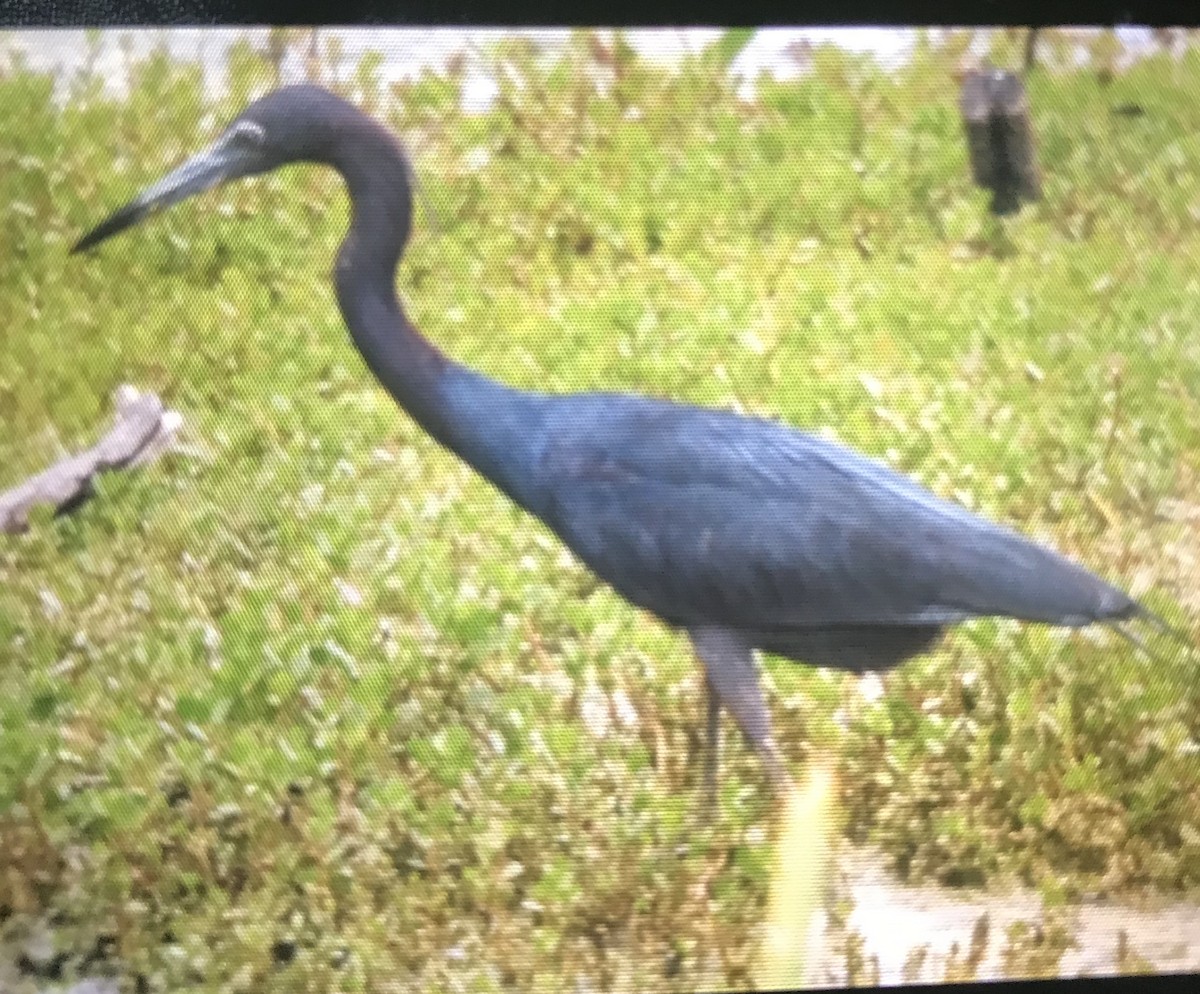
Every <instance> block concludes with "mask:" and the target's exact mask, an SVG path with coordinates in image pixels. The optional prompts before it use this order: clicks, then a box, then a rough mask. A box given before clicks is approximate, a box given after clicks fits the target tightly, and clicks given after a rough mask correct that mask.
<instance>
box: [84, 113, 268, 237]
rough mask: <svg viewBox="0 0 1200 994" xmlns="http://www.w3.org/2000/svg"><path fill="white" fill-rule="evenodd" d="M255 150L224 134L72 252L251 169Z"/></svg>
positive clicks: (132, 202) (91, 234)
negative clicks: (231, 139)
mask: <svg viewBox="0 0 1200 994" xmlns="http://www.w3.org/2000/svg"><path fill="white" fill-rule="evenodd" d="M256 151H257V150H255V149H253V148H248V147H247V146H246V145H244V144H240V143H235V142H233V141H230V136H228V135H227V136H224V137H222V138H221V139H220V140H218V141H217V142H216V144H214V145H212V146H210V147H209V148H207V149H205V150H204V151H203V152H201V153H200V154H199V155H195V156H193V157H192V158H190V159H188V160H187V161H186V162H185V163H183V165H181V166H179V167H178V168H177V169H174V170H172V171H171V172H170V173H168V174H167V175H166V176H164V177H163V178H162V179H161V180H159V181H158V182H157V183H155V184H154V185H153V186H150V187H147V188H146V189H145V190H143V191H142V192H141V193H140V194H139V195H138V196H137V197H135V198H134V199H133V200H131V201H130V202H129V203H127V204H126V205H125V206H124V207H122V208H121V209H120V210H118V211H116V212H115V213H114V214H112V215H111V216H109V217H108V218H107V219H106V220H104V221H102V222H101V223H100V224H98V225H97V226H96V227H95V228H93V229H92V230H91V231H89V232H88V233H87V234H86V235H84V236H83V237H82V238H81V239H79V241H78V242H76V244H75V247H74V248H72V249H71V253H72V254H74V253H76V252H83V251H85V250H86V249H89V248H91V247H92V246H93V245H98V244H99V243H100V242H102V241H104V240H105V239H106V238H111V237H112V236H113V235H115V234H117V233H119V232H121V231H124V230H125V229H126V228H129V227H132V226H133V225H135V224H137V223H138V222H139V221H144V220H145V219H146V218H148V217H150V216H151V215H152V214H156V213H157V212H158V211H160V210H162V209H163V208H165V207H170V206H171V205H172V204H177V203H179V201H181V200H186V199H187V198H188V197H192V196H195V195H196V194H197V193H203V192H204V191H205V190H211V189H212V188H213V187H214V186H218V185H219V184H221V183H224V182H225V181H226V180H231V179H235V178H237V177H238V176H244V175H246V174H247V173H249V172H252V171H253V170H254V167H255V165H256V161H255V160H256V159H257V157H258V156H257V154H256Z"/></svg>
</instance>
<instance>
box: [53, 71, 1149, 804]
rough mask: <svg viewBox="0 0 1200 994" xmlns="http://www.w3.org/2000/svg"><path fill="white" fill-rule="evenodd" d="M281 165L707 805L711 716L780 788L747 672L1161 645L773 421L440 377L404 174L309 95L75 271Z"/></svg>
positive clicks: (1126, 602)
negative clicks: (565, 573) (663, 723)
mask: <svg viewBox="0 0 1200 994" xmlns="http://www.w3.org/2000/svg"><path fill="white" fill-rule="evenodd" d="M295 163H308V164H314V165H321V166H325V167H331V168H332V169H334V170H336V171H337V172H339V173H340V174H341V176H342V178H343V180H344V182H345V184H346V187H347V190H348V193H349V198H350V204H351V217H350V222H349V226H348V229H347V232H346V234H345V237H344V239H343V241H342V242H341V246H340V248H339V250H338V252H337V256H336V261H335V263H334V266H333V274H332V279H333V284H334V288H335V291H336V298H337V302H338V305H339V308H340V310H341V314H342V317H343V320H344V323H345V325H346V328H347V329H348V331H349V334H350V338H351V340H352V342H353V344H354V345H355V346H356V347H357V348H358V350H359V352H360V353H361V354H362V356H363V359H364V360H365V362H366V365H367V366H368V367H369V369H370V370H371V372H372V373H373V374H374V376H375V377H376V379H377V380H378V381H379V383H380V384H381V385H382V387H383V389H384V390H386V391H387V392H388V393H389V394H390V395H391V396H392V397H393V398H394V399H395V401H396V402H397V403H398V404H399V406H400V407H401V408H403V409H404V410H405V411H406V412H407V413H408V415H409V416H411V417H412V418H413V419H414V420H415V421H416V422H417V423H418V424H419V425H420V426H421V427H422V428H423V429H424V430H425V431H426V432H427V433H428V434H429V435H430V436H432V438H433V439H434V440H436V442H437V443H439V444H440V445H441V446H442V447H443V448H445V449H447V450H449V452H451V453H453V454H455V455H457V456H458V457H459V458H460V459H462V460H463V461H465V462H466V463H467V464H468V465H469V466H471V467H472V468H473V469H474V470H475V471H476V472H478V473H479V474H481V475H482V476H484V477H485V478H487V479H488V480H490V481H491V482H492V484H494V485H495V486H496V487H497V488H498V489H499V490H500V491H502V492H503V493H504V494H505V495H507V497H508V498H510V499H511V500H512V501H513V502H514V503H515V504H516V505H518V506H519V507H520V508H522V509H523V510H524V511H525V512H527V513H529V514H531V515H533V516H535V517H536V518H538V519H540V520H541V521H542V522H544V523H545V524H546V525H547V526H548V527H549V528H550V530H551V531H553V532H554V533H555V534H556V535H557V536H558V537H559V538H560V539H561V541H562V542H563V543H564V544H565V545H566V546H567V547H568V548H569V549H570V550H571V551H572V552H573V553H574V555H575V556H576V557H577V558H578V559H579V560H580V561H581V562H582V563H583V564H585V565H586V566H587V567H588V568H589V569H590V570H591V571H592V572H593V573H594V574H595V575H596V576H597V577H599V578H600V579H601V580H602V581H604V582H606V583H607V584H609V585H610V586H611V587H612V588H613V589H615V590H616V591H617V592H618V593H619V594H620V595H622V596H623V597H624V598H625V599H626V600H627V601H628V602H630V603H631V604H633V605H636V606H637V607H639V608H641V609H644V610H645V611H648V612H649V613H650V614H652V615H654V616H656V617H657V618H658V619H660V620H661V621H662V622H663V623H665V624H666V625H668V626H670V627H671V628H673V629H675V630H677V631H680V632H681V633H686V636H687V637H688V638H689V639H690V642H691V645H692V648H693V649H694V654H695V656H696V657H697V659H698V660H699V663H700V665H701V668H702V670H703V674H704V683H705V690H706V697H707V707H706V743H705V756H704V768H703V785H704V787H705V790H706V793H707V795H708V796H709V798H710V799H711V798H712V797H713V794H714V791H715V787H716V779H717V770H718V754H719V749H720V717H721V713H722V710H725V711H727V712H728V713H729V715H730V716H731V717H732V719H733V721H734V723H735V724H736V725H737V727H738V728H739V729H740V730H741V732H742V733H743V735H744V736H745V739H746V741H747V742H748V744H749V745H750V747H751V748H752V749H753V750H754V752H755V753H756V754H757V755H758V756H759V757H760V758H761V762H762V766H763V769H764V771H765V773H766V775H767V778H768V781H769V786H770V787H771V788H772V789H779V790H785V789H787V788H788V787H789V785H793V784H794V782H793V781H792V779H791V777H790V774H789V773H788V770H787V764H786V762H785V759H784V757H783V755H782V752H781V750H780V748H779V745H778V742H777V739H776V737H775V733H774V729H773V725H772V721H771V718H770V714H769V711H768V708H767V703H766V699H765V695H764V693H763V689H762V685H761V682H760V679H759V669H758V663H757V659H756V652H766V653H770V654H773V655H775V656H779V657H783V658H785V659H787V660H791V661H794V662H798V663H802V664H807V665H812V666H818V667H826V668H832V669H834V670H841V671H847V672H850V673H859V674H861V673H864V672H867V671H872V672H882V671H886V670H889V669H892V668H894V667H896V666H898V665H899V664H900V663H902V662H903V661H905V660H906V659H909V658H910V657H913V656H915V655H918V654H921V653H924V652H927V651H929V650H931V649H932V648H933V647H934V645H935V643H937V642H938V640H939V638H940V637H941V636H942V634H943V632H944V631H945V630H946V629H947V628H949V627H951V626H953V625H956V624H958V623H960V622H965V621H968V620H971V619H975V618H981V617H1007V618H1014V619H1018V620H1021V621H1024V622H1033V623H1044V624H1049V625H1057V626H1069V627H1083V626H1087V625H1091V624H1093V623H1102V624H1105V625H1108V626H1111V627H1113V628H1114V630H1116V631H1118V632H1120V633H1121V634H1122V635H1124V636H1125V637H1126V638H1131V639H1134V638H1135V637H1134V636H1133V635H1132V634H1131V633H1129V632H1128V631H1127V626H1126V623H1128V622H1132V621H1134V620H1148V621H1151V622H1153V623H1155V624H1156V625H1157V626H1164V625H1165V623H1164V622H1162V621H1161V619H1159V618H1158V617H1157V616H1156V615H1154V614H1152V613H1151V612H1150V611H1149V610H1148V609H1146V608H1145V607H1144V606H1143V605H1141V604H1140V603H1139V602H1137V601H1135V600H1134V599H1133V598H1131V597H1130V596H1129V595H1128V594H1126V593H1125V592H1123V591H1122V590H1121V589H1119V588H1118V587H1116V586H1114V585H1112V584H1110V583H1109V582H1107V581H1105V580H1103V579H1101V578H1100V577H1099V576H1097V575H1096V574H1094V573H1092V572H1090V571H1088V570H1087V569H1085V568H1084V567H1082V566H1080V565H1077V564H1076V563H1074V562H1072V561H1071V560H1069V559H1067V558H1066V557H1064V556H1063V555H1061V554H1060V553H1058V552H1056V551H1054V550H1053V549H1050V548H1048V547H1046V546H1044V545H1041V544H1038V543H1035V542H1034V541H1032V540H1030V539H1029V538H1026V537H1024V536H1022V535H1021V534H1019V533H1018V532H1016V531H1014V530H1012V529H1009V528H1007V527H1005V526H1002V525H1000V524H997V523H993V522H991V521H988V520H986V519H985V518H983V517H980V516H978V515H976V514H974V513H972V512H970V511H969V510H967V509H966V508H965V507H963V506H961V505H959V504H956V503H951V502H949V501H947V500H944V499H942V498H940V497H937V496H935V495H934V494H933V493H931V492H930V491H928V490H926V489H925V488H923V487H922V486H920V485H919V484H917V483H916V482H915V481H913V480H911V479H910V478H908V477H906V476H904V475H902V474H900V473H898V472H896V471H894V470H893V469H891V468H890V467H888V466H886V465H885V464H883V463H882V462H878V461H876V460H874V459H871V458H869V457H867V456H865V455H861V454H859V453H857V452H856V451H854V450H852V449H850V448H849V447H846V446H843V445H841V444H838V443H836V442H833V441H830V440H827V439H824V438H821V437H818V436H816V435H813V434H807V433H804V432H802V431H799V430H797V429H795V428H793V427H791V426H789V425H786V424H784V423H782V422H780V421H777V420H773V419H770V418H764V417H754V416H746V415H742V414H740V413H736V412H733V411H727V410H722V409H718V408H708V407H700V406H693V405H690V404H686V403H681V402H676V401H673V400H670V399H665V398H657V397H652V396H647V395H638V394H629V393H617V392H603V391H593V392H583V393H561V392H560V393H548V392H540V391H536V390H522V389H517V388H514V387H510V386H508V385H505V384H503V383H501V382H499V381H497V380H495V379H493V378H489V377H487V376H485V375H483V374H482V373H480V372H478V371H476V370H473V369H471V368H469V367H467V366H465V365H462V364H460V363H458V362H456V361H455V360H454V359H452V358H451V357H450V356H448V355H446V354H445V353H444V352H443V351H442V350H440V349H439V348H438V347H437V346H436V345H435V344H433V343H432V342H431V341H430V340H429V339H427V338H426V337H425V336H423V335H422V334H421V332H420V331H419V330H418V329H417V328H416V327H415V326H414V324H413V323H412V322H411V321H410V320H409V318H408V317H407V315H406V313H405V310H404V306H403V304H402V303H401V301H400V299H399V297H398V295H397V293H396V289H395V276H396V271H397V269H398V267H399V264H400V261H401V258H402V256H403V253H404V250H405V247H406V245H407V242H408V239H409V235H410V228H411V224H412V189H413V171H412V168H411V165H410V161H409V159H408V157H407V155H406V154H405V152H404V150H403V148H402V146H401V144H400V142H399V141H398V139H397V138H396V137H395V136H394V135H393V134H392V133H391V132H390V131H389V130H388V129H386V128H385V127H384V126H383V125H381V124H380V123H379V122H377V121H376V120H374V119H373V118H372V117H370V116H369V115H367V114H365V113H363V112H362V111H360V110H359V109H358V108H357V107H356V106H355V105H354V104H353V103H351V102H349V101H348V100H345V99H343V98H342V97H340V96H338V95H336V94H334V93H332V92H330V91H328V90H326V89H323V88H321V87H319V86H316V85H313V84H296V85H291V86H285V87H282V88H279V89H276V90H273V91H271V92H269V93H267V94H266V95H264V96H262V97H260V98H258V99H257V100H255V101H254V102H252V103H250V104H249V105H248V106H247V107H246V108H245V109H244V110H243V111H242V112H241V113H240V114H239V115H238V116H237V117H236V118H234V119H233V120H232V122H231V123H230V124H229V125H228V126H227V127H226V128H225V130H223V131H222V132H221V133H220V135H219V136H218V137H217V138H216V140H215V141H214V142H213V143H212V144H211V145H210V146H209V147H208V148H207V149H206V150H204V151H202V152H200V153H199V154H197V155H195V156H193V157H192V158H189V159H187V160H186V161H184V162H183V163H182V165H179V166H178V167H177V168H175V169H174V170H172V171H170V172H169V173H168V174H167V175H166V176H165V177H163V178H162V179H161V180H159V181H158V182H156V183H154V184H153V185H151V186H148V187H147V188H146V189H145V190H144V191H143V192H142V193H140V194H139V195H137V196H136V197H134V199H132V200H131V201H129V202H128V203H126V204H125V206H123V207H121V208H119V209H117V210H116V211H115V212H113V213H112V214H111V215H110V216H109V217H108V218H107V219H106V220H104V221H102V222H101V223H100V224H99V225H97V226H96V227H95V228H93V229H92V230H91V231H89V232H88V233H87V234H86V235H84V236H83V237H82V238H80V239H79V241H78V242H77V243H76V245H75V246H74V247H73V249H72V252H83V251H85V250H88V249H91V248H93V247H94V246H96V245H98V244H99V243H100V242H102V241H105V240H106V239H108V238H110V237H112V236H113V235H116V234H117V233H118V232H121V231H123V230H125V229H127V228H129V227H131V226H133V225H135V224H137V223H138V222H141V221H143V220H145V219H146V218H148V217H150V216H151V215H153V214H155V213H156V212H158V211H160V210H162V209H164V208H166V207H168V206H170V205H171V204H174V203H177V202H179V201H181V200H183V199H185V198H188V197H191V196H194V195H196V194H199V193H201V192H202V191H205V190H208V189H210V188H212V187H215V186H218V185H220V184H223V183H228V182H231V181H233V180H237V179H240V178H243V177H249V176H254V175H258V174H262V173H266V172H269V171H271V170H274V169H276V168H279V167H282V166H285V165H289V164H295ZM1139 644H1141V643H1140V642H1139Z"/></svg>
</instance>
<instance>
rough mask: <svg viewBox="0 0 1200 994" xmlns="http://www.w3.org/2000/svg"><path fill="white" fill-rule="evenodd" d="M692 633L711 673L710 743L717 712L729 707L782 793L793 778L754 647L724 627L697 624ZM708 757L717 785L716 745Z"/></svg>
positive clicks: (773, 784) (772, 783) (703, 660)
mask: <svg viewBox="0 0 1200 994" xmlns="http://www.w3.org/2000/svg"><path fill="white" fill-rule="evenodd" d="M690 634H691V638H692V645H693V646H694V647H695V649H696V655H697V656H699V657H700V661H701V662H702V663H703V664H704V670H705V673H706V674H707V677H708V692H709V715H708V717H709V731H710V737H709V741H710V743H713V744H714V745H715V743H716V737H715V736H714V735H712V728H713V726H714V724H715V722H716V718H715V715H716V714H717V713H718V712H719V709H720V708H721V707H725V708H728V709H729V713H730V714H731V715H733V719H734V721H736V722H737V723H738V727H739V728H741V730H742V733H743V734H744V735H745V736H746V738H747V739H748V740H749V742H750V745H751V746H752V747H753V748H754V750H755V751H756V752H757V753H758V754H759V755H760V756H761V757H762V761H763V765H764V767H765V768H766V771H767V776H769V777H770V778H771V785H772V787H774V788H775V790H776V791H777V792H779V793H783V792H785V791H786V790H787V789H788V788H789V787H790V786H791V784H792V779H791V777H790V776H789V775H788V772H787V767H786V765H785V764H784V762H783V756H782V755H780V752H779V748H778V747H777V746H776V745H775V736H774V735H773V734H772V733H771V716H770V714H769V713H768V712H767V702H766V700H765V699H764V698H763V692H762V686H761V685H760V684H759V682H758V671H757V670H756V669H755V666H754V650H753V649H752V648H751V647H750V646H749V645H747V644H746V643H745V642H744V641H743V640H742V639H741V638H739V637H738V636H737V635H735V634H734V633H733V632H730V631H727V630H726V629H724V628H696V629H693V630H692V631H691V633H690ZM708 761H709V762H710V763H711V764H712V778H713V785H714V788H715V782H716V765H717V757H716V749H715V748H712V749H711V750H710V757H709V760H708Z"/></svg>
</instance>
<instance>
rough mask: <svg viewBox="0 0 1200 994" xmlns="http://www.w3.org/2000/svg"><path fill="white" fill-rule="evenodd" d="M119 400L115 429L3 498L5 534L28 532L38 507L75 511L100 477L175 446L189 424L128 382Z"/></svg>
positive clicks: (0, 525) (0, 523) (0, 527)
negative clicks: (179, 435) (30, 519)
mask: <svg viewBox="0 0 1200 994" xmlns="http://www.w3.org/2000/svg"><path fill="white" fill-rule="evenodd" d="M113 401H114V404H115V406H116V416H115V418H114V419H113V426H112V428H110V429H109V431H108V434H106V435H105V436H104V437H103V438H101V439H100V441H98V442H97V443H96V444H95V445H93V446H92V447H91V448H90V449H86V450H84V451H83V452H79V453H77V454H75V455H73V456H67V457H66V458H65V459H62V460H60V461H59V462H57V463H55V464H54V465H53V466H51V467H50V468H49V469H45V470H43V471H42V472H40V473H38V474H37V476H34V477H31V478H30V479H28V480H26V481H25V482H24V483H22V484H20V485H19V486H17V487H14V488H13V489H12V490H9V491H8V492H6V493H3V494H0V532H8V533H10V534H12V533H16V532H23V531H25V530H26V529H27V528H28V527H29V521H28V518H29V511H30V509H32V508H33V507H35V506H36V505H38V504H53V505H54V508H55V513H56V514H67V513H69V512H71V511H73V510H75V508H77V507H78V506H79V505H80V504H82V503H83V502H84V501H85V500H87V499H88V498H89V497H90V496H92V493H93V488H92V481H93V480H94V479H95V477H96V476H97V475H98V474H100V473H103V472H107V471H109V470H114V469H125V468H126V467H129V466H138V465H142V464H144V463H146V462H149V461H150V460H151V459H154V458H156V457H157V456H159V455H161V454H162V453H163V452H165V451H166V450H167V449H168V448H169V447H170V445H171V442H172V441H173V440H174V437H175V433H176V432H177V431H178V430H179V427H180V425H182V424H183V418H182V417H181V416H180V414H179V413H178V412H177V411H170V410H167V409H165V408H164V407H163V402H162V401H161V400H159V399H158V397H157V396H155V395H154V394H152V393H145V394H144V393H140V392H139V391H138V390H137V389H135V388H134V387H131V386H129V385H128V384H126V385H124V386H121V387H118V388H117V391H116V393H115V395H114V397H113Z"/></svg>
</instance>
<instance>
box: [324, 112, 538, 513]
mask: <svg viewBox="0 0 1200 994" xmlns="http://www.w3.org/2000/svg"><path fill="white" fill-rule="evenodd" d="M330 164H331V165H332V166H333V167H334V168H336V169H337V170H338V171H339V172H340V173H341V174H342V176H343V178H344V179H345V181H346V186H347V188H348V190H349V193H350V202H351V221H350V228H349V230H348V231H347V233H346V237H345V240H344V241H343V242H342V245H341V248H340V249H339V251H338V256H337V264H336V268H335V271H334V285H335V288H336V291H337V299H338V305H339V306H340V308H341V311H342V316H343V317H344V319H345V322H346V326H347V328H348V329H349V330H350V335H351V337H352V338H353V339H354V343H355V345H357V346H358V349H359V351H360V352H361V353H362V355H363V358H364V359H365V360H366V362H367V365H368V366H369V367H370V368H371V371H372V372H373V373H374V374H375V376H376V377H377V378H378V379H379V381H380V383H382V384H383V386H384V387H385V388H386V389H387V391H388V392H389V393H390V394H391V395H392V396H393V397H394V398H395V399H396V401H397V402H398V403H399V404H400V405H401V406H402V407H404V409H405V410H406V411H408V413H409V414H410V415H412V417H413V418H414V419H415V420H416V421H417V422H418V423H419V424H420V425H421V426H422V427H423V428H424V429H425V430H426V431H427V432H429V434H430V435H432V436H433V438H434V439H436V440H437V441H438V442H440V443H441V444H442V445H444V446H445V447H446V448H448V449H450V450H451V451H453V452H455V453H457V454H458V455H460V456H461V457H462V458H463V459H465V460H466V461H467V462H468V463H469V464H470V465H471V466H473V467H474V468H475V469H477V470H478V471H480V472H481V473H483V474H484V475H485V476H487V477H489V478H490V479H492V480H493V481H494V482H496V483H497V484H498V485H499V486H500V487H501V488H502V489H503V490H505V491H506V492H507V493H509V494H510V496H513V497H514V498H516V499H517V500H518V501H519V502H521V503H525V501H524V500H523V499H522V489H523V488H522V484H523V483H524V482H525V480H526V478H527V475H528V474H527V472H526V462H527V458H528V456H529V453H530V452H531V445H532V444H533V443H532V442H531V440H530V436H531V434H532V430H533V429H534V427H535V426H536V423H537V420H538V414H537V407H538V405H537V402H536V399H535V397H534V396H533V395H529V394H524V393H521V392H519V391H516V390H512V389H509V388H507V387H504V386H502V385H501V384H499V383H496V382H494V381H492V380H489V379H487V378H486V377H484V376H482V375H480V374H478V373H475V372H473V371H471V370H469V369H467V368H466V367H463V366H461V365H459V364H458V363H455V362H453V361H452V360H451V359H449V358H448V357H447V356H445V355H444V354H443V353H442V352H441V351H440V350H439V349H438V348H436V347H435V346H434V345H433V344H432V343H431V342H429V341H428V340H426V339H425V338H424V337H423V336H422V335H421V334H420V333H419V332H418V331H417V329H416V328H415V327H413V325H412V324H411V323H410V322H409V320H408V318H407V316H406V315H405V313H404V309H403V308H402V307H401V305H400V301H399V300H398V299H397V297H396V291H395V272H396V266H397V265H398V263H399V261H400V256H401V255H402V254H403V251H404V246H405V243H406V242H407V240H408V233H409V225H410V222H411V215H412V207H411V199H410V192H409V191H410V189H411V187H410V184H409V171H408V163H407V161H406V160H405V158H404V154H403V152H402V151H401V149H400V147H399V145H398V144H397V143H396V141H395V139H394V138H393V137H392V136H391V135H390V134H389V133H388V132H387V131H385V130H384V129H383V128H382V127H380V126H379V125H378V124H376V123H375V122H374V121H372V120H370V119H369V118H366V117H357V118H355V119H354V120H353V122H352V123H350V124H347V125H344V126H343V130H342V133H341V135H340V140H339V141H338V142H337V144H336V147H335V149H334V151H333V153H332V155H331V156H330Z"/></svg>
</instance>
